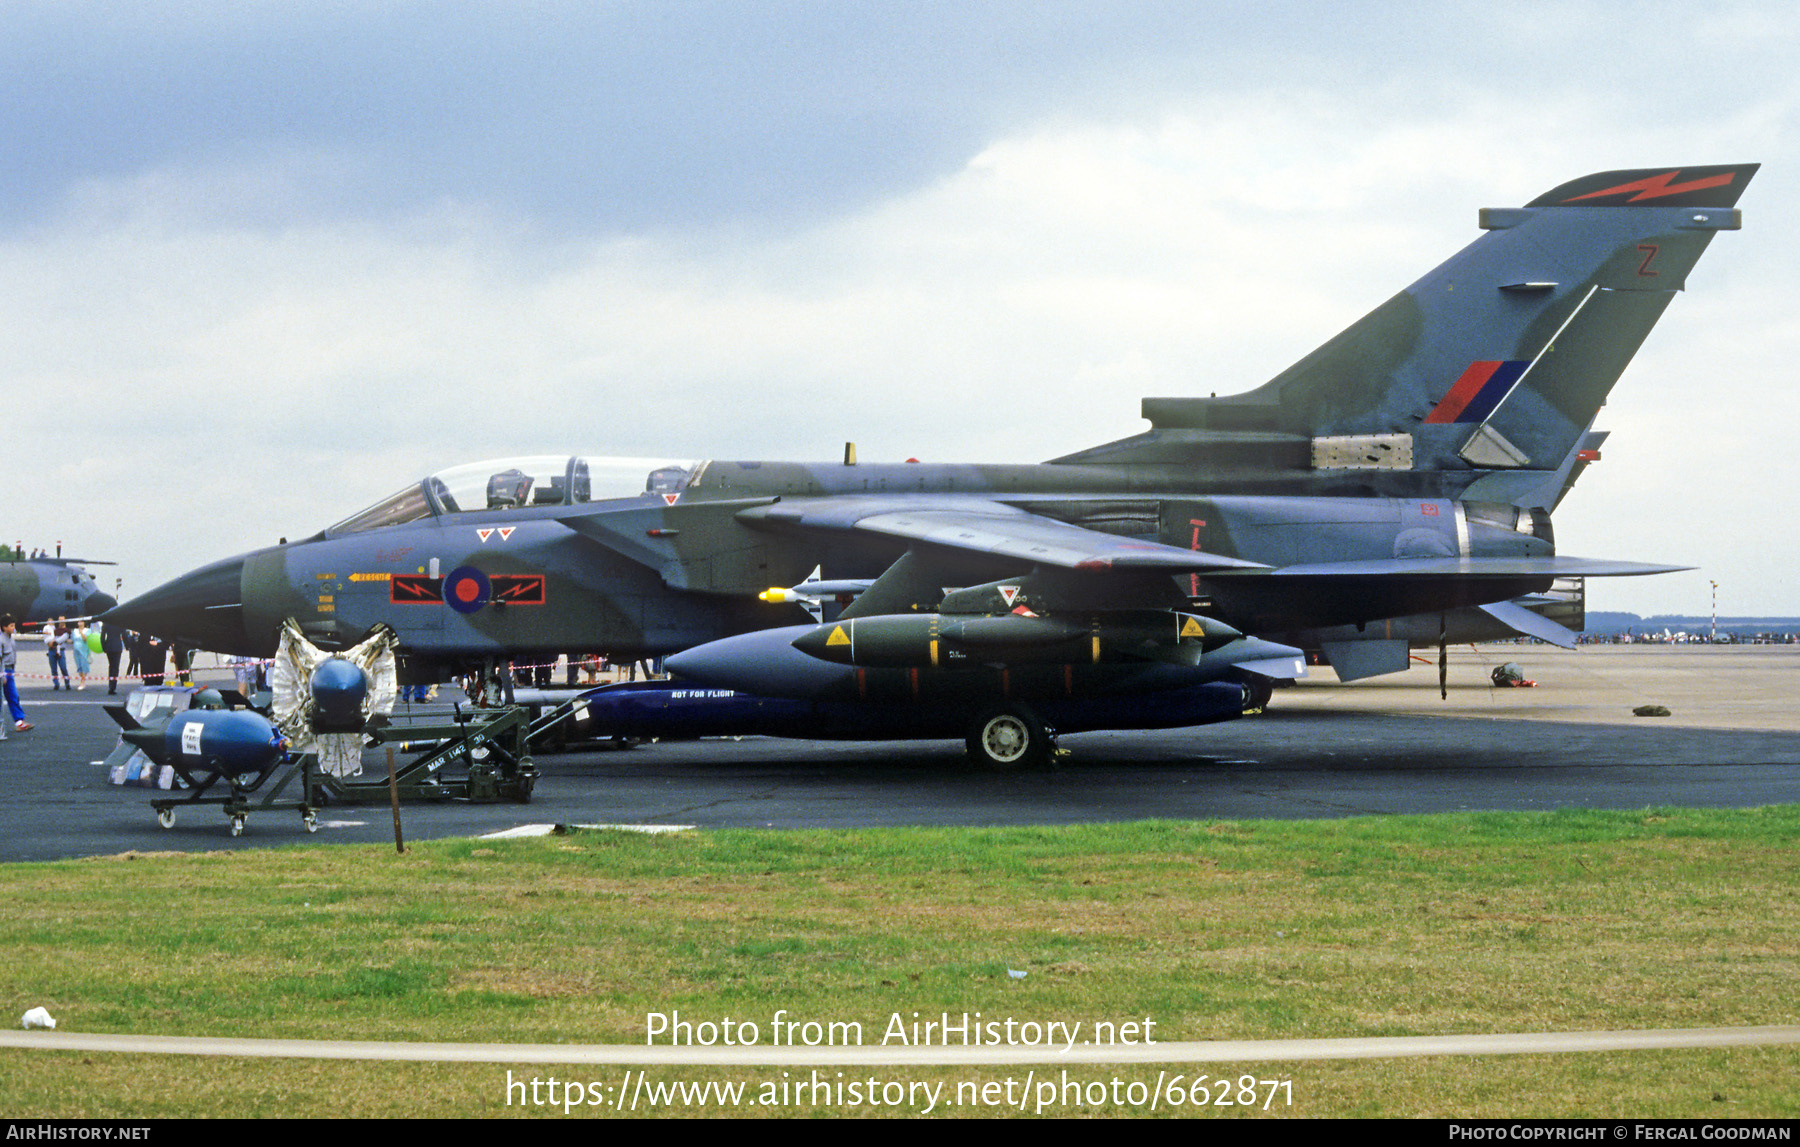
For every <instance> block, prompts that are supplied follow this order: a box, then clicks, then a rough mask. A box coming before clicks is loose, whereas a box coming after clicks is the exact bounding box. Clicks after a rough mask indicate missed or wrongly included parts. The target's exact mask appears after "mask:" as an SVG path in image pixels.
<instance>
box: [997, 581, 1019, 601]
mask: <svg viewBox="0 0 1800 1147" xmlns="http://www.w3.org/2000/svg"><path fill="white" fill-rule="evenodd" d="M999 588H1000V596H1001V598H1002V599H1003V600H1005V602H1006V604H1007V605H1011V604H1012V603H1013V598H1015V597H1018V596H1019V587H1018V586H1016V585H1003V586H1001V587H999Z"/></svg>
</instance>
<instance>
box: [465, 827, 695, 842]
mask: <svg viewBox="0 0 1800 1147" xmlns="http://www.w3.org/2000/svg"><path fill="white" fill-rule="evenodd" d="M694 827H695V826H694V825H691V824H522V825H519V826H518V827H517V828H506V829H501V830H500V831H499V832H484V833H482V834H481V835H480V836H479V837H477V838H476V839H477V840H504V839H506V838H508V837H515V836H550V835H552V834H554V833H558V832H569V831H571V830H580V831H582V832H604V831H605V830H607V829H613V830H615V831H618V832H642V833H648V834H650V835H652V836H655V835H657V834H658V833H664V832H688V831H690V830H691V829H693V828H694Z"/></svg>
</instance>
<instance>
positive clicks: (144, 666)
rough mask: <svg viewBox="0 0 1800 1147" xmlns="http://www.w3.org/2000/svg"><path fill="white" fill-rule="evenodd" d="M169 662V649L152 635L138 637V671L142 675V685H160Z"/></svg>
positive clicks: (144, 634)
mask: <svg viewBox="0 0 1800 1147" xmlns="http://www.w3.org/2000/svg"><path fill="white" fill-rule="evenodd" d="M168 662H169V647H168V646H166V645H164V644H163V640H162V638H160V637H157V636H155V635H154V634H149V633H140V634H139V635H138V671H139V672H140V673H141V674H142V675H143V678H144V684H146V685H161V684H162V683H163V669H164V667H165V666H166V665H167V664H168Z"/></svg>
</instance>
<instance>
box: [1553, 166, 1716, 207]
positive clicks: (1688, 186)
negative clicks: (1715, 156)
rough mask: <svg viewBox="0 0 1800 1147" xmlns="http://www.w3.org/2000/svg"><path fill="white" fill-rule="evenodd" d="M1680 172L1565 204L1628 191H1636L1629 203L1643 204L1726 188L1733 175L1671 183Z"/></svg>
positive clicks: (1625, 184) (1654, 176)
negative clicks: (1687, 193) (1649, 201)
mask: <svg viewBox="0 0 1800 1147" xmlns="http://www.w3.org/2000/svg"><path fill="white" fill-rule="evenodd" d="M1680 174H1681V172H1680V171H1666V172H1664V173H1663V174H1661V175H1652V176H1650V177H1649V178H1648V179H1640V180H1637V181H1636V182H1634V183H1621V184H1619V185H1618V186H1617V187H1608V188H1607V189H1606V190H1604V191H1590V192H1588V193H1587V194H1586V195H1577V196H1575V197H1574V198H1573V199H1565V200H1563V202H1564V203H1579V202H1580V201H1582V200H1583V199H1598V198H1600V197H1601V196H1603V195H1620V194H1623V193H1624V192H1627V191H1635V192H1637V194H1636V195H1633V196H1632V197H1631V198H1630V199H1627V200H1626V201H1625V202H1627V203H1641V202H1643V201H1644V200H1646V199H1661V198H1663V197H1665V196H1669V195H1680V194H1681V193H1682V192H1684V191H1705V190H1706V189H1707V188H1709V187H1724V186H1725V185H1726V184H1728V183H1730V182H1731V180H1732V173H1731V172H1726V173H1725V174H1724V175H1711V176H1708V177H1707V178H1705V179H1693V180H1689V181H1688V182H1686V183H1673V182H1671V181H1672V180H1673V179H1674V178H1675V177H1676V176H1678V175H1680Z"/></svg>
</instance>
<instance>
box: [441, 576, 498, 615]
mask: <svg viewBox="0 0 1800 1147" xmlns="http://www.w3.org/2000/svg"><path fill="white" fill-rule="evenodd" d="M493 594H494V587H493V584H492V583H491V582H489V581H488V577H487V575H486V574H484V573H482V572H481V571H480V570H478V569H476V568H475V567H474V566H458V567H457V568H455V569H453V570H451V571H450V576H448V577H446V578H445V579H444V604H445V605H448V606H449V607H450V608H451V609H454V610H455V611H456V612H458V613H474V612H475V611H476V610H478V609H480V608H481V607H482V606H484V605H486V604H487V603H488V600H489V599H490V598H491V597H493Z"/></svg>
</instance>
